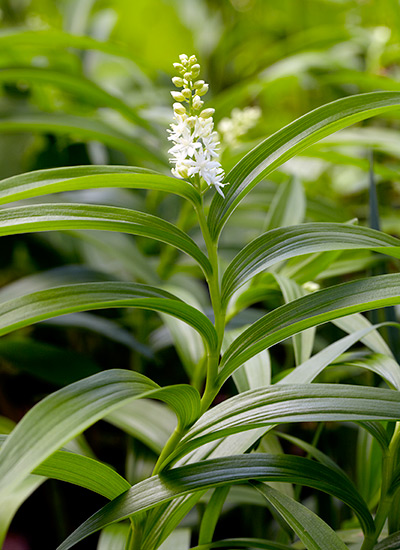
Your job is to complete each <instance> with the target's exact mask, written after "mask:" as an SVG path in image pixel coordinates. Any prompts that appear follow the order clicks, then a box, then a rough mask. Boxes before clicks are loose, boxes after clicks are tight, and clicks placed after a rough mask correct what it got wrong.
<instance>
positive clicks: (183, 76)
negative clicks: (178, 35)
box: [168, 55, 226, 196]
mask: <svg viewBox="0 0 400 550" xmlns="http://www.w3.org/2000/svg"><path fill="white" fill-rule="evenodd" d="M179 60H180V62H179V63H174V67H175V69H176V70H177V71H178V72H179V74H180V76H175V77H174V78H173V79H172V82H173V83H174V85H175V86H176V87H177V88H182V90H181V91H179V92H177V91H174V92H171V95H172V97H173V98H174V99H175V101H176V103H174V105H173V107H174V123H173V124H171V130H168V132H169V134H170V135H169V137H168V139H169V140H170V141H172V143H173V144H174V145H173V147H171V149H170V150H169V151H168V152H169V153H170V155H171V158H170V162H171V163H172V164H174V168H172V173H173V175H174V176H176V177H178V178H190V179H192V181H193V182H195V183H196V184H197V185H198V187H199V188H201V184H202V182H205V183H206V184H207V186H211V185H214V187H215V188H216V190H217V191H218V193H219V194H220V195H222V196H224V195H223V193H222V190H221V188H222V187H223V186H224V185H226V184H223V183H222V180H223V179H224V175H225V174H224V171H223V170H222V168H221V165H220V163H219V162H218V146H219V142H218V134H217V132H214V131H213V130H214V121H213V118H212V115H213V114H214V109H203V105H204V102H203V101H202V99H201V97H202V96H203V95H204V94H206V93H207V91H208V84H206V83H205V82H204V80H196V79H197V78H198V76H199V74H200V65H199V64H198V63H197V59H196V57H195V56H194V55H192V56H190V57H188V56H187V55H180V56H179ZM184 103H187V106H185V105H184Z"/></svg>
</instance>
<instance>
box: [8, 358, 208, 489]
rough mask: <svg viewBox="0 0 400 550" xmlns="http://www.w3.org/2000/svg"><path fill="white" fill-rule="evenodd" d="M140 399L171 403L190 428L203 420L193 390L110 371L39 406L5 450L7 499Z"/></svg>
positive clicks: (182, 420)
mask: <svg viewBox="0 0 400 550" xmlns="http://www.w3.org/2000/svg"><path fill="white" fill-rule="evenodd" d="M140 397H152V398H157V399H161V400H162V401H165V402H166V403H168V404H169V405H170V406H171V407H172V408H173V409H174V410H175V412H176V414H177V416H178V419H179V422H180V424H181V425H182V427H184V426H185V425H190V423H192V422H193V420H194V419H195V418H196V416H198V412H199V409H200V398H199V394H198V392H197V391H196V390H194V388H192V387H191V386H184V385H180V386H171V387H166V388H160V387H159V386H158V385H157V384H156V383H155V382H153V381H152V380H150V379H149V378H147V377H146V376H144V375H142V374H139V373H135V372H130V371H125V370H117V369H115V370H109V371H106V372H102V373H100V374H95V375H94V376H91V377H89V378H85V379H83V380H79V381H78V382H75V383H74V384H71V385H70V386H66V387H65V388H62V389H61V390H58V391H57V392H55V393H52V394H51V395H49V396H48V397H46V398H45V399H43V400H42V401H40V402H39V403H38V404H37V405H36V406H35V407H33V408H32V409H31V410H30V411H29V412H28V413H27V414H26V415H25V416H24V417H23V419H22V420H21V421H20V422H19V423H18V425H17V426H16V427H15V429H14V430H13V431H12V432H11V434H10V435H9V436H8V437H7V440H6V442H5V443H4V445H3V446H2V448H1V450H0V478H1V481H0V494H1V497H2V498H5V497H7V495H9V494H11V493H12V491H13V489H14V488H15V487H16V486H18V484H19V483H20V482H21V481H22V480H23V479H24V478H25V477H26V476H27V475H28V474H29V473H30V472H32V471H33V470H34V469H35V468H37V467H38V466H39V465H40V464H41V463H42V462H43V461H44V460H46V459H47V458H48V457H50V456H51V455H52V454H53V453H54V451H56V450H57V449H58V448H60V447H61V446H62V445H64V444H65V443H66V442H67V441H69V440H70V439H72V438H73V437H74V436H76V435H78V434H79V433H80V432H82V431H83V430H85V429H86V428H87V427H88V426H90V425H92V424H93V423H95V422H96V421H97V420H99V419H100V418H103V417H104V416H106V415H107V414H108V413H110V412H112V411H113V410H115V409H117V408H118V407H119V406H121V405H123V404H124V403H127V402H129V401H131V400H133V399H137V398H140Z"/></svg>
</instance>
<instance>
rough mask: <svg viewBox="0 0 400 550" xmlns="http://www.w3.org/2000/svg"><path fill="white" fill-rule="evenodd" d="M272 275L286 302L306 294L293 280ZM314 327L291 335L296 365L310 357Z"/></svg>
mask: <svg viewBox="0 0 400 550" xmlns="http://www.w3.org/2000/svg"><path fill="white" fill-rule="evenodd" d="M274 277H275V279H276V281H277V283H278V284H279V287H280V289H281V292H282V295H283V298H284V300H285V303H286V304H288V303H290V302H293V300H296V298H301V297H302V296H305V295H307V294H308V292H306V291H305V290H304V288H303V287H301V286H300V285H298V284H297V283H296V282H295V281H292V280H291V279H288V278H286V277H284V276H282V275H278V274H276V273H275V274H274ZM315 331H316V328H315V327H311V328H309V329H308V330H304V331H303V332H301V333H300V334H295V335H294V336H292V342H293V350H294V357H295V362H296V366H297V365H300V364H301V363H304V361H307V359H309V358H310V355H311V354H312V350H313V347H314V339H315Z"/></svg>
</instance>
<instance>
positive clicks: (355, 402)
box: [171, 384, 400, 459]
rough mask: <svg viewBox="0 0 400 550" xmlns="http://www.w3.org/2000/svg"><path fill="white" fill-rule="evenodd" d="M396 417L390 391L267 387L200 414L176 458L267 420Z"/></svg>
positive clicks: (398, 400)
mask: <svg viewBox="0 0 400 550" xmlns="http://www.w3.org/2000/svg"><path fill="white" fill-rule="evenodd" d="M398 419H400V394H399V392H398V391H395V390H387V389H381V388H372V387H363V386H351V385H340V384H295V385H283V384H282V385H275V386H268V387H266V388H260V389H257V390H250V391H247V392H244V393H241V394H239V395H235V396H233V397H231V398H229V399H227V400H226V401H224V402H223V403H220V404H219V405H216V406H215V407H214V408H213V409H211V410H209V411H207V412H206V413H205V414H203V416H202V417H201V418H200V419H199V420H198V421H197V422H196V423H195V424H194V425H193V426H192V427H191V429H190V430H189V431H188V433H187V434H186V435H185V436H184V437H183V438H182V440H181V442H180V444H179V445H178V447H177V449H176V451H175V456H182V455H184V454H186V453H188V452H189V451H190V450H192V449H194V448H197V447H200V446H202V445H204V444H205V443H207V442H208V441H213V440H215V439H219V438H221V437H223V436H226V435H229V434H234V433H239V432H243V431H246V430H252V429H254V428H260V427H262V426H268V425H270V424H281V423H287V422H325V421H326V422H333V421H340V422H355V421H360V420H398ZM172 458H173V457H171V459H172Z"/></svg>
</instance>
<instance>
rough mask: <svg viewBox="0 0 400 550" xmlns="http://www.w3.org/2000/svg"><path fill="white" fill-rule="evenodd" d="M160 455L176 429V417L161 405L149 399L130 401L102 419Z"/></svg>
mask: <svg viewBox="0 0 400 550" xmlns="http://www.w3.org/2000/svg"><path fill="white" fill-rule="evenodd" d="M104 420H106V421H107V422H109V423H110V424H113V425H114V426H117V427H118V428H120V429H121V430H123V431H124V432H126V433H128V434H129V435H131V436H133V437H135V438H137V439H139V440H140V441H142V442H143V443H144V444H145V445H147V446H148V447H150V449H153V450H154V451H155V452H156V453H157V454H160V453H161V451H162V449H163V447H164V445H165V444H166V442H167V441H168V439H169V436H170V435H171V434H172V432H173V431H174V429H175V428H176V416H175V414H174V413H173V412H172V411H171V410H170V409H169V408H168V407H166V406H165V405H164V404H163V403H158V402H157V401H152V400H150V399H146V400H144V402H142V400H141V401H140V402H139V401H132V402H131V403H126V404H125V405H123V406H122V407H119V408H118V409H116V410H115V411H113V412H111V413H109V414H108V415H107V416H105V417H104Z"/></svg>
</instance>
